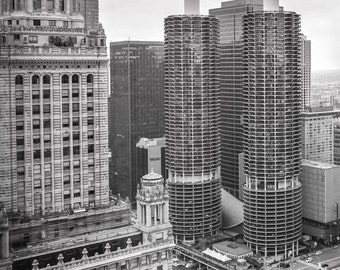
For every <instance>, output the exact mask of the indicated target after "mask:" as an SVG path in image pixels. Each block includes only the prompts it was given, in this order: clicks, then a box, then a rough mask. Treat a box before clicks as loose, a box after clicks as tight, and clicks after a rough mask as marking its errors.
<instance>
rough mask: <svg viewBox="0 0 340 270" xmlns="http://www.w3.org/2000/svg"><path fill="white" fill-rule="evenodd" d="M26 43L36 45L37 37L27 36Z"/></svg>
mask: <svg viewBox="0 0 340 270" xmlns="http://www.w3.org/2000/svg"><path fill="white" fill-rule="evenodd" d="M28 43H38V36H29V37H28Z"/></svg>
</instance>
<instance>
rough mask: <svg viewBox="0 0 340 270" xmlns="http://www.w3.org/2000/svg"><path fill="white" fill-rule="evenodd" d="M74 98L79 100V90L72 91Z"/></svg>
mask: <svg viewBox="0 0 340 270" xmlns="http://www.w3.org/2000/svg"><path fill="white" fill-rule="evenodd" d="M72 97H73V98H78V97H79V89H77V88H76V89H72Z"/></svg>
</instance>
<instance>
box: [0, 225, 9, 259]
mask: <svg viewBox="0 0 340 270" xmlns="http://www.w3.org/2000/svg"><path fill="white" fill-rule="evenodd" d="M0 237H1V247H2V250H0V252H1V256H2V258H4V259H7V258H9V231H8V229H7V230H5V231H4V232H3V233H2V236H0Z"/></svg>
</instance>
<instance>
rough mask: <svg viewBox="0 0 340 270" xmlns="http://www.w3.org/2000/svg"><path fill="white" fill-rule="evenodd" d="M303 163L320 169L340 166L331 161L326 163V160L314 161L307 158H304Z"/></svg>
mask: <svg viewBox="0 0 340 270" xmlns="http://www.w3.org/2000/svg"><path fill="white" fill-rule="evenodd" d="M302 165H303V166H309V167H314V168H318V169H325V170H327V169H333V168H340V166H338V165H335V164H331V163H326V162H319V161H314V160H307V159H303V160H302Z"/></svg>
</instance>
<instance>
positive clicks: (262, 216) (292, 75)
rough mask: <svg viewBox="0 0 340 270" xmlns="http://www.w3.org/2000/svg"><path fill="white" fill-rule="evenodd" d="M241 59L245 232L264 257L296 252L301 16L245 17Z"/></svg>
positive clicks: (257, 14) (261, 14) (299, 226)
mask: <svg viewBox="0 0 340 270" xmlns="http://www.w3.org/2000/svg"><path fill="white" fill-rule="evenodd" d="M243 64H244V68H245V70H244V74H245V75H244V76H243V104H244V105H243V106H244V111H243V128H244V173H245V176H246V184H245V185H244V196H243V198H244V237H245V240H246V241H247V243H248V245H249V246H250V247H251V248H253V249H254V250H256V253H258V252H260V253H263V254H264V255H265V256H269V255H277V254H278V253H284V254H285V255H286V256H287V255H288V254H289V251H291V252H292V254H297V253H298V241H299V239H300V237H301V231H302V223H301V217H302V203H301V201H302V197H301V191H302V189H301V183H300V182H299V179H298V177H299V174H300V167H301V166H300V165H301V164H300V163H301V127H300V126H301V103H302V91H301V40H300V16H299V15H297V14H296V13H294V12H279V11H278V12H269V11H268V12H253V13H248V14H246V15H244V17H243Z"/></svg>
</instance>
